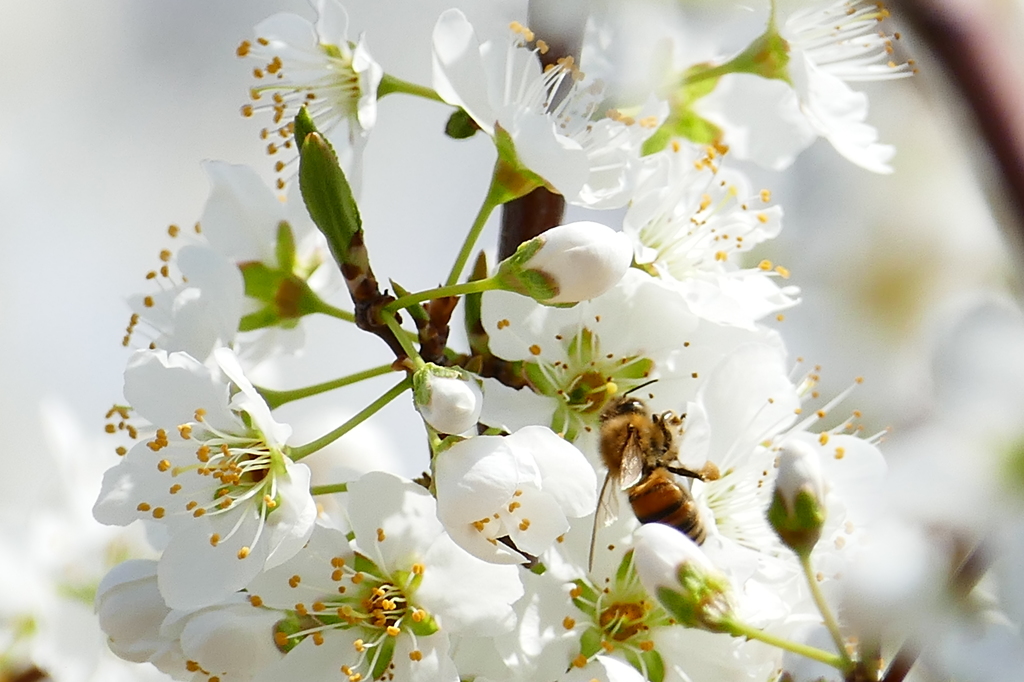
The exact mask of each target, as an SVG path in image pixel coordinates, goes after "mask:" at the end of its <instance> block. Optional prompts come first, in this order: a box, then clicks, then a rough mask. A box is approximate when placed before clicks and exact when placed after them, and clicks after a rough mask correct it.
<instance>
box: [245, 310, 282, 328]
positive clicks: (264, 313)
mask: <svg viewBox="0 0 1024 682" xmlns="http://www.w3.org/2000/svg"><path fill="white" fill-rule="evenodd" d="M280 321H281V316H280V315H278V314H277V313H276V312H274V309H273V308H269V307H268V308H260V309H259V310H257V311H256V312H254V313H249V314H248V315H245V316H243V317H242V319H241V320H239V321H238V331H240V332H251V331H253V330H254V329H264V328H266V327H274V326H277V324H278V323H279V322H280Z"/></svg>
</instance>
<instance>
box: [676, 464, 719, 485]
mask: <svg viewBox="0 0 1024 682" xmlns="http://www.w3.org/2000/svg"><path fill="white" fill-rule="evenodd" d="M665 468H666V469H668V470H669V471H671V472H672V473H673V474H675V475H676V476H685V477H686V478H696V479H699V480H701V481H717V480H718V479H719V477H720V476H721V474H720V473H719V472H718V466H716V465H715V463H714V462H704V466H702V467H701V468H700V469H698V470H696V471H694V470H693V469H684V468H683V467H674V466H666V467H665Z"/></svg>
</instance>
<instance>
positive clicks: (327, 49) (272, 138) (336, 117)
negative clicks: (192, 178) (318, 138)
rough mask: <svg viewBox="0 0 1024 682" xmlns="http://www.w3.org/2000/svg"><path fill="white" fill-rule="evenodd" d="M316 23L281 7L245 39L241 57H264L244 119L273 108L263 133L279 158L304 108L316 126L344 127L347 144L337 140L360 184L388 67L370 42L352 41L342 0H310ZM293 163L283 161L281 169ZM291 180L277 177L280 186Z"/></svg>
mask: <svg viewBox="0 0 1024 682" xmlns="http://www.w3.org/2000/svg"><path fill="white" fill-rule="evenodd" d="M310 4H311V5H312V6H313V8H314V9H315V10H316V13H317V20H316V24H311V23H310V22H309V21H308V20H306V19H304V18H303V17H300V16H298V15H297V14H291V13H288V12H282V13H280V14H275V15H274V16H272V17H269V18H267V19H264V20H263V21H262V22H260V23H259V24H258V25H257V26H256V28H255V34H256V38H255V39H254V40H251V41H250V40H246V41H243V42H242V44H241V45H239V47H238V51H237V53H238V56H239V57H251V58H253V59H256V60H258V61H259V62H260V65H259V66H257V67H255V68H254V69H253V75H254V76H255V78H256V80H257V84H256V85H254V86H253V87H252V88H251V89H250V91H249V92H250V96H251V98H252V100H253V103H251V104H246V105H245V106H243V107H242V114H243V115H244V116H246V117H248V116H252V115H254V114H259V113H263V112H264V111H266V112H268V113H269V114H270V117H271V124H270V125H269V126H268V127H266V128H263V130H261V131H260V137H261V138H262V139H263V140H266V141H267V147H266V151H267V154H269V155H271V156H275V155H277V154H278V153H280V152H282V151H283V150H287V149H291V148H292V147H293V146H294V141H293V140H292V137H293V135H294V132H295V131H294V127H295V126H294V119H295V116H296V114H298V112H299V109H300V108H301V107H306V110H307V111H308V112H309V115H310V116H311V117H312V119H313V121H314V123H315V124H316V126H317V129H318V130H320V132H322V133H324V134H326V135H328V136H330V135H331V133H333V132H334V130H335V129H336V128H340V129H341V133H342V134H343V135H344V137H345V142H346V144H344V145H337V146H336V147H335V148H336V149H337V150H338V151H339V153H340V156H341V158H342V166H343V168H344V169H345V171H346V174H347V176H348V180H349V183H350V184H351V185H352V186H353V187H358V185H359V180H360V177H361V175H362V171H361V166H362V152H363V147H364V146H365V144H366V138H367V136H368V135H369V132H370V130H371V129H372V128H373V126H374V124H375V123H376V121H377V88H378V86H380V82H381V78H382V77H383V75H384V71H383V69H381V67H380V65H379V64H378V63H377V62H376V61H374V59H373V58H372V57H371V56H370V52H369V50H368V49H367V47H366V42H365V41H364V39H363V37H362V36H360V38H359V41H358V43H354V44H353V43H351V42H349V39H348V14H347V13H346V12H345V8H344V7H343V6H342V5H341V3H340V2H338V1H337V0H310ZM293 160H294V158H293V159H291V160H289V161H281V160H279V161H277V163H276V164H275V166H274V169H275V170H276V171H277V172H278V173H282V172H283V171H284V170H285V169H286V168H287V167H288V165H289V164H290V163H291V162H292V161H293ZM284 185H285V181H284V180H283V179H281V178H279V179H278V181H277V188H278V189H282V188H283V187H284Z"/></svg>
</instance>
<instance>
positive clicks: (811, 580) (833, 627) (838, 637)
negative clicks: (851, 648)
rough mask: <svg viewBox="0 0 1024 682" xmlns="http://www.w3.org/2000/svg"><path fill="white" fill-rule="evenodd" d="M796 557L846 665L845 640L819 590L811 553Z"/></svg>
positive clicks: (847, 659)
mask: <svg viewBox="0 0 1024 682" xmlns="http://www.w3.org/2000/svg"><path fill="white" fill-rule="evenodd" d="M797 558H798V559H800V567H801V568H802V569H803V571H804V577H805V578H807V585H808V586H809V587H810V588H811V597H812V598H813V599H814V604H815V605H816V606H817V607H818V611H820V612H821V617H822V618H823V619H824V620H825V627H826V628H828V631H829V633H830V634H831V635H832V641H833V642H835V644H836V649H838V651H839V656H840V657H841V658H842V659H843V662H844V663H845V664H846V665H850V655H849V654H847V653H846V642H844V641H843V633H842V632H841V631H840V630H839V622H838V621H836V617H835V616H834V615H833V614H832V609H830V608H829V606H828V602H827V601H825V595H824V594H822V592H821V586H820V585H818V581H817V580H816V579H815V577H814V567H813V566H811V553H810V552H803V553H798V554H797Z"/></svg>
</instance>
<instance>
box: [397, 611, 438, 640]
mask: <svg viewBox="0 0 1024 682" xmlns="http://www.w3.org/2000/svg"><path fill="white" fill-rule="evenodd" d="M424 613H426V612H425V611H424ZM404 624H405V625H407V626H408V628H409V630H410V632H412V634H414V635H416V636H417V637H428V636H430V635H432V634H434V633H435V632H437V631H438V630H440V629H441V626H440V625H438V624H437V621H436V620H434V617H433V616H431V615H430V614H427V617H426V618H424V619H423V620H421V621H418V622H417V621H416V620H413V618H412V617H411V616H406V618H405V621H404Z"/></svg>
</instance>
